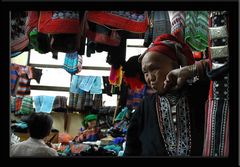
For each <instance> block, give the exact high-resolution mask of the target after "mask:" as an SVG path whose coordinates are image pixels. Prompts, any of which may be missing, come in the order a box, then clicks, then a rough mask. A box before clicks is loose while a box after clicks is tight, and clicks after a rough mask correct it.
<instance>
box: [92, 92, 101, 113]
mask: <svg viewBox="0 0 240 167" xmlns="http://www.w3.org/2000/svg"><path fill="white" fill-rule="evenodd" d="M100 107H102V94H94V95H93V109H95V110H98V109H99V108H100Z"/></svg>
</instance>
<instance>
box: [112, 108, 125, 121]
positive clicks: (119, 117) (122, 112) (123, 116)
mask: <svg viewBox="0 0 240 167" xmlns="http://www.w3.org/2000/svg"><path fill="white" fill-rule="evenodd" d="M127 112H128V108H127V107H124V108H123V109H122V111H121V112H120V113H119V114H118V115H117V117H116V118H115V121H121V120H123V118H125V117H126V114H127Z"/></svg>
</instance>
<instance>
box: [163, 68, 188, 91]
mask: <svg viewBox="0 0 240 167" xmlns="http://www.w3.org/2000/svg"><path fill="white" fill-rule="evenodd" d="M189 67H190V66H186V67H183V68H179V69H174V70H172V71H170V72H169V73H168V74H167V76H166V79H165V81H164V88H166V89H173V90H175V89H180V88H181V87H182V86H183V85H184V84H185V83H186V81H187V80H188V79H189V78H191V77H192V71H191V70H189Z"/></svg>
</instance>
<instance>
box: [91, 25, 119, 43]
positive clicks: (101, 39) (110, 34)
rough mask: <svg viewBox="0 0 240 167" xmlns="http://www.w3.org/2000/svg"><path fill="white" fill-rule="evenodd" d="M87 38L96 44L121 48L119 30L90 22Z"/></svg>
mask: <svg viewBox="0 0 240 167" xmlns="http://www.w3.org/2000/svg"><path fill="white" fill-rule="evenodd" d="M87 24H88V29H87V32H86V35H87V38H88V39H89V40H90V41H93V42H95V43H100V44H105V45H110V46H119V45H120V41H121V37H120V36H119V34H118V32H117V30H113V29H110V28H107V27H105V26H102V25H99V24H96V23H93V22H90V21H88V23H87Z"/></svg>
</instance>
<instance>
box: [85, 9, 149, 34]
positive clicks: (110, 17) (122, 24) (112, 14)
mask: <svg viewBox="0 0 240 167" xmlns="http://www.w3.org/2000/svg"><path fill="white" fill-rule="evenodd" d="M87 19H88V20H89V21H91V22H94V23H97V24H100V25H105V26H110V27H114V28H118V29H122V30H126V31H130V32H135V33H144V32H145V31H146V30H147V26H148V14H147V12H146V11H89V12H88V14H87Z"/></svg>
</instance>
